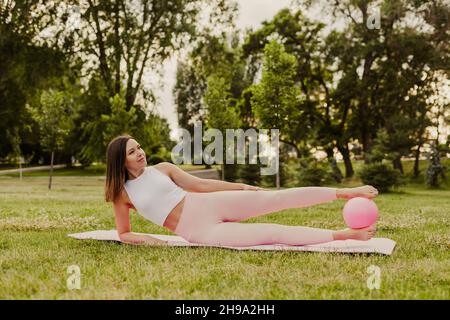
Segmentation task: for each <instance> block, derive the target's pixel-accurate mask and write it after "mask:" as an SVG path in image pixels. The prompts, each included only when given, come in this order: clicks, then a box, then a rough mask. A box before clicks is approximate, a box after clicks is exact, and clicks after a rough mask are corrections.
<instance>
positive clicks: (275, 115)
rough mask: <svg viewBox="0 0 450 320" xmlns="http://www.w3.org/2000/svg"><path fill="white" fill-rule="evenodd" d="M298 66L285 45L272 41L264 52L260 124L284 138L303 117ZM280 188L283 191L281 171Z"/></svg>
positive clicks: (257, 89) (258, 88)
mask: <svg viewBox="0 0 450 320" xmlns="http://www.w3.org/2000/svg"><path fill="white" fill-rule="evenodd" d="M296 66H297V62H296V59H295V57H294V56H293V55H291V54H288V53H286V52H285V49H284V47H283V45H281V44H279V43H277V42H276V41H271V42H270V43H269V44H267V45H266V47H265V49H264V63H263V73H262V80H261V82H260V83H259V84H257V85H255V86H254V87H253V90H252V91H253V97H252V105H253V107H254V109H255V114H256V117H257V119H258V121H259V122H260V125H261V126H262V127H263V128H276V129H278V130H279V131H280V137H281V138H283V137H285V136H288V137H289V132H291V130H292V128H291V126H292V122H291V121H292V120H294V121H295V120H296V119H298V117H299V116H300V115H299V113H298V109H297V108H296V105H297V101H298V99H299V97H300V90H299V88H298V87H297V86H295V81H294V76H295V68H296ZM295 129H296V130H298V128H295ZM280 141H281V139H280ZM276 187H277V189H279V188H280V174H279V170H278V171H277V174H276Z"/></svg>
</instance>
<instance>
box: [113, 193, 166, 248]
mask: <svg viewBox="0 0 450 320" xmlns="http://www.w3.org/2000/svg"><path fill="white" fill-rule="evenodd" d="M113 206H114V213H115V221H116V229H117V233H118V235H119V239H120V241H121V242H123V243H128V244H147V245H164V244H166V243H167V241H163V240H160V239H156V238H154V237H150V236H148V235H143V234H136V233H133V232H131V225H130V208H129V207H128V206H127V205H126V203H125V202H124V201H116V202H114V204H113Z"/></svg>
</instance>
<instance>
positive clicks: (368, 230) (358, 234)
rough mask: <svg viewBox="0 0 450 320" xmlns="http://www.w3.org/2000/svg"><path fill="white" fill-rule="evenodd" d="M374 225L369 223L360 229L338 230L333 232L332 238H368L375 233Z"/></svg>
mask: <svg viewBox="0 0 450 320" xmlns="http://www.w3.org/2000/svg"><path fill="white" fill-rule="evenodd" d="M376 232H377V231H376V227H375V225H371V226H369V227H365V228H362V229H349V228H347V229H343V230H338V231H335V232H334V233H333V239H334V240H347V239H354V240H364V241H366V240H370V239H372V237H373V236H374V235H375V233H376Z"/></svg>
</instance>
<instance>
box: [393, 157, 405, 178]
mask: <svg viewBox="0 0 450 320" xmlns="http://www.w3.org/2000/svg"><path fill="white" fill-rule="evenodd" d="M393 165H394V169H398V170H399V171H400V173H401V174H402V175H403V173H404V172H403V165H402V157H401V156H399V157H397V158H395V159H394V160H393Z"/></svg>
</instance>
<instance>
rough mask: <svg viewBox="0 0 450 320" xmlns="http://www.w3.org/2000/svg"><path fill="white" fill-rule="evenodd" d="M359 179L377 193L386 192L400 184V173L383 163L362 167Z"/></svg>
mask: <svg viewBox="0 0 450 320" xmlns="http://www.w3.org/2000/svg"><path fill="white" fill-rule="evenodd" d="M359 177H360V178H361V180H362V182H363V183H364V184H368V185H372V186H374V187H375V188H377V189H378V191H379V192H387V191H389V189H390V188H391V187H393V186H398V185H400V184H401V183H402V181H401V179H400V173H399V172H398V171H397V170H394V169H392V168H390V167H388V166H387V165H385V164H384V163H371V164H367V165H364V166H363V167H362V169H361V171H360V172H359Z"/></svg>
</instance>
